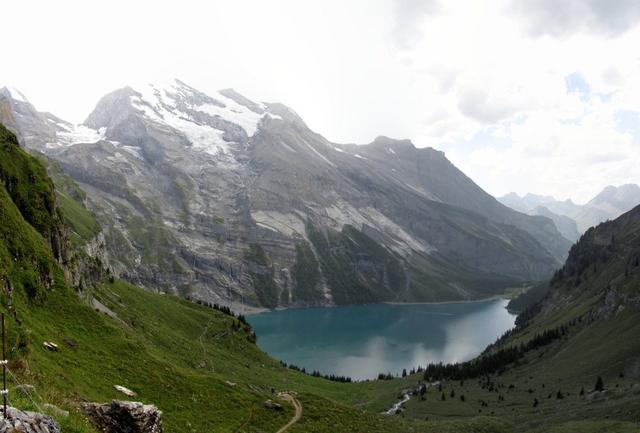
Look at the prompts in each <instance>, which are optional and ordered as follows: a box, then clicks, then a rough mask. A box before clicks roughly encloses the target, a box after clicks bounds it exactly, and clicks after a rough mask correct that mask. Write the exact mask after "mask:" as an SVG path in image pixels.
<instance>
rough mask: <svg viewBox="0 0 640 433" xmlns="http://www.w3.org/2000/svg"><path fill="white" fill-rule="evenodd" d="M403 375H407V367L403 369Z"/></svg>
mask: <svg viewBox="0 0 640 433" xmlns="http://www.w3.org/2000/svg"><path fill="white" fill-rule="evenodd" d="M402 377H407V369H406V368H403V369H402Z"/></svg>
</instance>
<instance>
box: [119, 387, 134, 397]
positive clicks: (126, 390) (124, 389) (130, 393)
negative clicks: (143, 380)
mask: <svg viewBox="0 0 640 433" xmlns="http://www.w3.org/2000/svg"><path fill="white" fill-rule="evenodd" d="M113 387H114V388H115V389H116V391H118V392H121V393H123V394H124V395H126V396H129V397H135V396H137V395H138V394H136V393H135V392H134V391H132V390H130V389H129V388H127V387H125V386H122V385H113Z"/></svg>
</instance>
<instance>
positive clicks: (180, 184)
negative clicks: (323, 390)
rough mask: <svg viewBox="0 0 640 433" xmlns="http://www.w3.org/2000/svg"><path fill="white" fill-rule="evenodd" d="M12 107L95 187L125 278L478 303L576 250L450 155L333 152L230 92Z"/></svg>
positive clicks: (204, 295)
mask: <svg viewBox="0 0 640 433" xmlns="http://www.w3.org/2000/svg"><path fill="white" fill-rule="evenodd" d="M0 106H2V109H0V115H2V116H3V117H0V121H2V120H3V119H4V120H5V121H6V122H9V123H8V125H10V127H11V128H13V129H14V130H15V131H16V132H17V133H18V135H19V137H20V138H21V140H22V141H23V144H24V145H25V146H26V147H27V148H29V149H30V150H31V151H32V152H36V153H44V154H46V156H47V157H48V158H50V159H52V160H54V161H56V162H57V163H58V164H59V165H60V166H61V167H62V169H63V170H64V172H65V173H66V174H67V175H69V176H70V177H71V178H73V180H74V181H75V182H77V183H78V184H79V185H80V187H81V188H82V190H84V191H85V192H86V195H87V204H88V206H89V207H90V208H91V209H92V210H93V211H94V212H95V214H96V216H97V218H98V220H99V222H100V223H101V225H102V227H103V230H104V235H105V245H106V252H107V255H108V259H109V263H110V266H111V269H112V270H113V272H114V273H115V274H116V275H117V276H119V277H121V278H124V279H126V280H128V281H129V282H132V283H136V284H139V285H142V286H144V287H147V288H150V289H153V290H156V291H164V292H167V293H174V294H179V295H182V296H191V297H196V298H199V299H203V300H206V301H208V302H219V303H224V304H232V303H240V302H243V303H248V304H253V305H260V306H266V307H275V306H305V305H332V304H348V303H362V302H379V301H441V300H464V299H478V298H484V297H488V296H491V295H494V294H496V293H502V292H503V291H504V290H505V288H507V287H513V286H519V285H522V284H523V283H526V282H529V281H539V280H544V279H546V278H548V277H549V276H550V275H551V274H552V272H553V271H554V270H555V269H556V268H557V267H558V266H559V265H560V263H561V261H562V260H564V258H565V255H566V252H567V251H568V249H569V246H570V242H569V241H567V240H566V239H563V238H562V237H561V236H559V234H558V231H557V230H556V228H555V226H554V224H553V222H552V221H551V220H550V219H548V218H546V217H540V216H528V215H524V214H522V213H519V212H515V211H513V210H511V209H509V208H507V207H506V206H503V205H502V204H500V203H499V202H498V201H496V200H495V199H494V198H493V197H491V196H490V195H489V194H487V193H486V192H485V191H483V190H482V189H481V188H480V187H478V186H477V185H476V184H475V183H474V182H473V181H472V180H471V179H469V178H468V177H467V176H465V175H464V174H463V173H462V172H460V171H459V170H458V169H457V168H456V167H455V166H453V164H451V162H449V161H448V160H447V159H446V157H445V156H444V154H443V153H442V152H438V151H436V150H434V149H431V148H426V149H418V148H416V147H415V146H414V145H413V144H412V143H411V142H410V141H408V140H393V139H389V138H385V137H379V138H378V139H376V140H375V141H374V142H372V143H370V144H367V145H361V146H356V145H347V144H336V143H331V142H329V141H328V140H326V139H325V138H324V137H322V136H321V135H319V134H317V133H315V132H313V131H311V130H310V129H309V128H308V127H307V125H306V124H305V123H304V121H303V120H302V119H301V118H300V117H299V116H298V115H297V114H296V113H295V112H293V110H291V109H289V108H288V107H285V106H284V105H282V104H275V103H257V102H252V101H249V100H248V99H246V98H245V97H243V96H242V95H240V94H238V93H237V92H235V91H233V90H230V89H227V90H222V91H219V92H216V93H214V94H212V95H207V94H205V93H203V92H200V91H199V90H197V89H194V88H192V87H190V86H188V85H186V84H185V83H182V82H180V81H177V80H176V81H172V82H169V83H164V84H162V85H147V84H144V85H141V86H134V87H127V88H123V89H118V90H115V91H114V92H112V93H110V94H108V95H106V96H104V97H103V98H102V99H101V100H100V101H99V102H98V104H97V105H96V108H95V109H94V111H93V112H92V113H91V114H90V115H89V117H88V118H87V120H86V121H85V124H84V125H79V126H76V125H71V124H69V123H67V122H64V121H61V120H60V119H57V118H55V117H54V116H52V115H50V114H47V113H40V112H38V111H37V110H36V109H35V108H34V107H33V106H32V105H31V104H30V103H29V102H28V101H26V100H23V99H16V98H13V97H12V96H11V93H10V92H8V91H5V92H4V93H2V94H0ZM303 269H304V270H305V271H302V270H303Z"/></svg>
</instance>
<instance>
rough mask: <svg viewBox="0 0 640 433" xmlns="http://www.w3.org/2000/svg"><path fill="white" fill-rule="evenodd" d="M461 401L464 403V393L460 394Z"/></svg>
mask: <svg viewBox="0 0 640 433" xmlns="http://www.w3.org/2000/svg"><path fill="white" fill-rule="evenodd" d="M460 401H461V402H463V403H464V394H460Z"/></svg>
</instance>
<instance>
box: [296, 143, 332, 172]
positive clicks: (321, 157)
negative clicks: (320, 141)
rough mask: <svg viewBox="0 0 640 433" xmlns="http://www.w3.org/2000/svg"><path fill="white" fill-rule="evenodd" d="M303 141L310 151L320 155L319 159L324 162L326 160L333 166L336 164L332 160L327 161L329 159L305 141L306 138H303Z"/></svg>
mask: <svg viewBox="0 0 640 433" xmlns="http://www.w3.org/2000/svg"><path fill="white" fill-rule="evenodd" d="M303 141H304V144H306V145H307V147H308V148H309V149H311V151H312V152H313V153H315V154H316V155H318V156H319V157H320V159H322V160H323V161H324V162H326V163H327V164H329V165H331V166H333V167H335V166H336V165H335V164H334V163H333V162H331V161H329V160H328V159H327V157H326V156H324V155H323V154H321V153H320V152H318V151H317V150H316V149H315V148H314V147H313V146H312V145H310V144H309V143H307V141H306V140H303Z"/></svg>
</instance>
